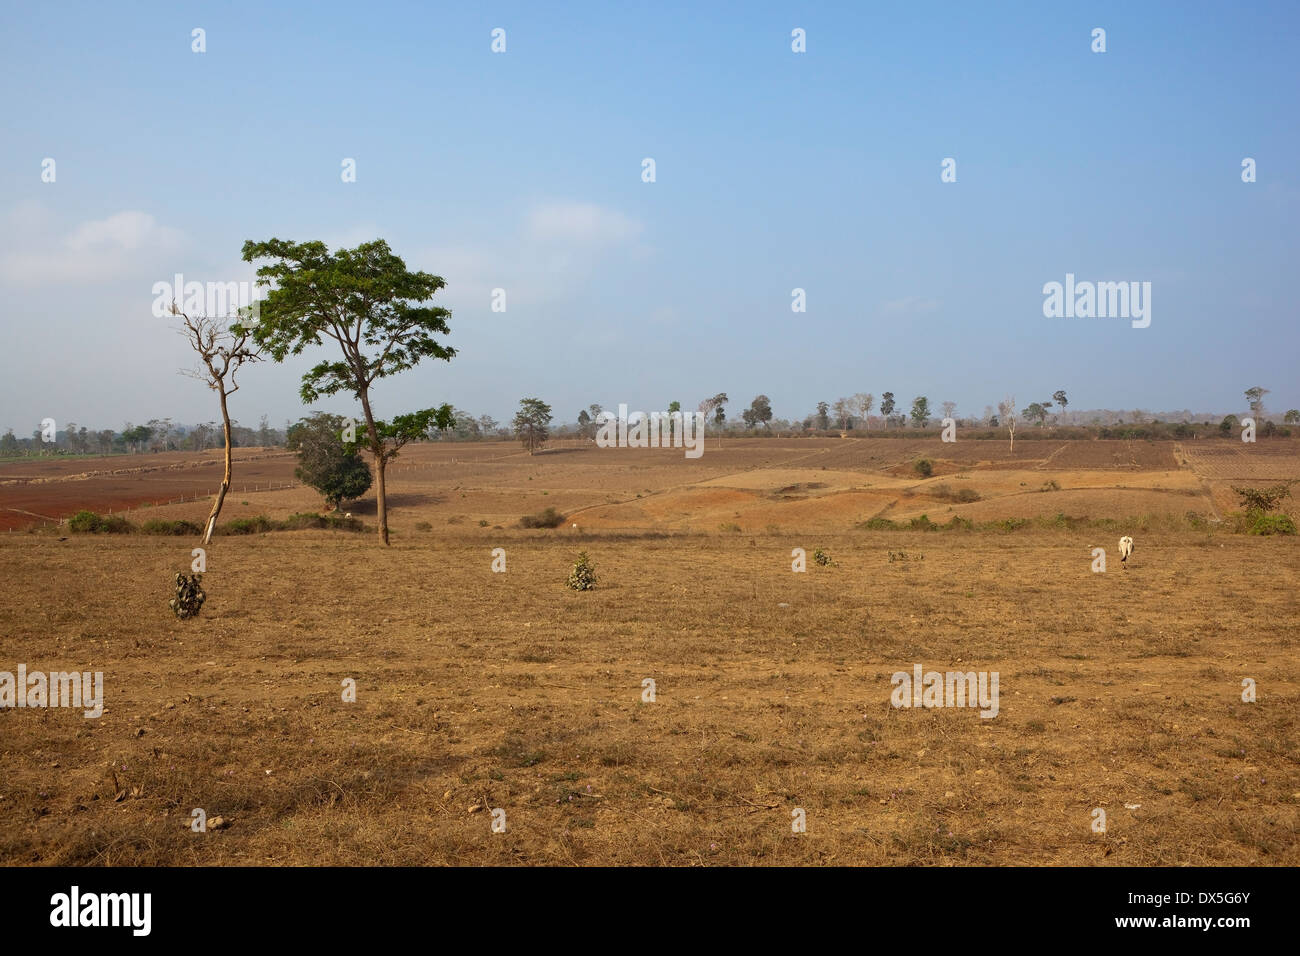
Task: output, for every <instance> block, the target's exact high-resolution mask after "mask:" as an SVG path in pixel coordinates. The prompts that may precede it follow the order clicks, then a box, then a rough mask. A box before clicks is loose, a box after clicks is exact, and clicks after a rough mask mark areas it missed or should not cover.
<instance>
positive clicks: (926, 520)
mask: <svg viewBox="0 0 1300 956" xmlns="http://www.w3.org/2000/svg"><path fill="white" fill-rule="evenodd" d="M907 526H908V527H909V528H911V529H912V530H913V531H934V530H936V529H938V527H939V526H938V525H937V524H935V523H934V522H933V521H931V520H930V516H929V515H921V517H919V518H913V519H912V520H911V521H909V522H908V525H907Z"/></svg>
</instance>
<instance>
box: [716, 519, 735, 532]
mask: <svg viewBox="0 0 1300 956" xmlns="http://www.w3.org/2000/svg"><path fill="white" fill-rule="evenodd" d="M718 530H719V531H739V530H740V525H738V524H736V523H735V522H734V521H724V522H723V523H722V524H720V525H718Z"/></svg>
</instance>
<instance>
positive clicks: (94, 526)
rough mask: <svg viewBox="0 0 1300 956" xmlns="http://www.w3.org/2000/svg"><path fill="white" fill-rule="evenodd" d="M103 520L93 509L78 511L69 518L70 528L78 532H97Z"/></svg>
mask: <svg viewBox="0 0 1300 956" xmlns="http://www.w3.org/2000/svg"><path fill="white" fill-rule="evenodd" d="M102 520H103V519H101V518H100V517H99V515H97V514H95V512H93V511H78V512H77V513H76V514H75V515H73V516H72V517H71V518H69V519H68V530H70V531H74V532H76V533H77V534H96V533H98V531H99V526H100V522H101V521H102Z"/></svg>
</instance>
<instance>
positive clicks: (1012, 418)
mask: <svg viewBox="0 0 1300 956" xmlns="http://www.w3.org/2000/svg"><path fill="white" fill-rule="evenodd" d="M998 420H999V421H1000V422H1002V424H1003V425H1005V426H1006V427H1007V431H1008V432H1009V433H1010V434H1011V452H1012V454H1014V453H1015V450H1016V397H1015V396H1014V395H1008V396H1007V397H1006V398H1004V399H1003V400H1002V401H1000V402H998Z"/></svg>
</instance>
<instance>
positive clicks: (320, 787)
mask: <svg viewBox="0 0 1300 956" xmlns="http://www.w3.org/2000/svg"><path fill="white" fill-rule="evenodd" d="M1225 444H1226V443H1225ZM1258 447H1259V448H1260V449H1264V448H1265V447H1267V448H1268V455H1269V458H1270V460H1269V462H1268V465H1267V469H1268V470H1269V474H1268V476H1267V477H1300V454H1297V449H1300V443H1295V442H1275V443H1265V442H1261V443H1260V444H1259V446H1258ZM1236 452H1237V449H1235V448H1234V449H1232V450H1231V452H1230V453H1224V454H1223V455H1219V456H1216V455H1214V454H1213V452H1210V451H1207V452H1202V451H1201V450H1200V449H1195V450H1193V449H1188V448H1186V447H1183V448H1177V447H1175V446H1172V445H1170V444H1168V443H1147V442H1137V443H1130V442H1089V443H1082V442H1079V443H1066V442H1050V441H1046V440H1043V441H1033V442H1029V441H1024V442H1017V447H1016V454H1015V455H1014V456H1011V455H1009V454H1008V452H1007V449H1006V447H1005V444H1004V443H1000V442H960V441H959V442H958V443H957V444H956V445H949V446H941V445H939V443H938V442H936V441H931V442H925V441H916V442H913V441H911V440H886V439H878V440H867V441H857V440H848V441H841V440H835V439H827V440H790V441H783V440H778V439H770V440H754V441H743V440H739V441H733V440H725V441H724V442H723V443H722V446H721V447H715V446H713V445H706V453H705V455H704V456H703V458H701V459H698V460H688V459H685V458H684V457H683V456H682V454H681V451H680V449H679V450H675V451H671V450H664V451H628V450H620V449H604V450H597V449H594V448H590V449H584V448H576V447H575V448H564V447H558V448H556V449H554V450H553V451H551V452H549V453H546V454H541V455H537V456H534V457H529V456H527V455H525V454H521V453H520V452H519V449H518V446H517V445H509V444H482V445H430V446H420V447H416V448H413V449H410V450H409V453H405V452H404V454H403V456H402V458H401V459H399V461H398V463H397V466H396V468H395V470H394V471H393V472H391V473H390V474H391V481H390V498H391V504H392V516H391V521H392V527H393V542H394V544H393V546H392V547H391V548H388V549H384V548H382V547H380V546H379V544H378V542H377V540H376V536H375V535H374V534H373V533H372V534H364V535H362V534H353V533H347V532H329V531H297V532H276V533H270V534H265V535H257V536H242V537H220V538H218V539H216V540H215V541H214V542H213V544H212V546H211V548H210V549H209V551H208V556H207V560H208V571H207V573H206V574H205V576H204V587H205V589H206V591H207V594H208V601H207V604H206V605H205V607H204V609H203V612H202V614H201V615H200V616H199V617H198V618H196V619H193V620H188V621H178V620H176V619H175V618H174V617H173V616H172V615H171V613H170V611H169V610H168V608H167V598H168V597H169V593H168V584H169V580H170V577H171V575H172V574H173V573H174V572H175V571H178V570H187V569H188V566H189V563H190V548H191V547H192V546H193V544H194V542H192V541H191V540H189V539H181V538H155V537H147V536H141V535H129V536H116V535H115V536H91V535H69V534H68V533H67V532H66V531H52V530H51V531H47V532H44V533H31V534H22V533H7V534H0V576H2V579H3V582H4V586H3V591H2V592H0V648H2V650H3V653H2V654H0V671H2V670H8V671H13V670H15V669H16V667H17V665H18V664H19V663H25V664H26V665H27V668H28V669H29V671H36V670H45V671H49V670H74V669H75V670H92V671H102V672H103V674H104V690H105V705H104V713H103V716H102V717H101V718H99V719H97V720H96V719H86V718H84V717H83V716H82V714H81V711H79V710H77V711H73V710H67V709H0V862H4V863H9V864H101V865H123V864H175V865H212V864H254V863H271V864H294V865H299V864H318V863H319V864H324V863H351V864H511V863H526V864H554V865H568V864H650V865H660V864H668V865H748V864H827V863H830V864H864V865H966V864H1085V865H1091V864H1096V865H1106V866H1111V865H1120V866H1123V865H1134V864H1155V865H1182V864H1228V865H1292V866H1294V865H1297V864H1300V839H1298V837H1300V832H1298V831H1300V766H1298V765H1297V759H1298V758H1300V686H1298V684H1297V673H1298V671H1300V668H1298V666H1297V665H1298V664H1300V633H1298V631H1300V626H1298V624H1297V622H1298V621H1300V597H1298V595H1297V587H1296V584H1297V581H1300V548H1298V547H1297V544H1296V541H1295V539H1283V538H1252V537H1246V536H1241V535H1235V534H1231V533H1229V532H1228V531H1227V530H1226V529H1225V528H1221V527H1220V526H1218V525H1215V524H1213V523H1211V524H1209V525H1207V526H1204V527H1203V528H1202V529H1201V530H1195V529H1193V528H1192V527H1190V526H1189V525H1188V523H1187V522H1186V521H1185V520H1183V516H1184V515H1185V514H1186V513H1187V512H1194V513H1197V514H1200V515H1205V516H1208V517H1217V516H1218V515H1220V514H1221V513H1222V511H1223V505H1216V504H1215V501H1214V497H1213V496H1214V494H1215V488H1216V485H1215V482H1220V481H1225V482H1228V483H1231V481H1233V480H1237V479H1238V478H1243V479H1244V478H1248V477H1250V475H1252V474H1254V472H1252V471H1250V469H1251V468H1254V467H1258V466H1256V465H1252V464H1251V461H1252V460H1251V459H1249V458H1247V459H1245V461H1244V463H1243V462H1233V461H1221V460H1220V459H1221V458H1227V457H1229V455H1231V457H1232V458H1236V457H1238V456H1237V455H1236ZM922 455H924V456H926V457H929V458H932V459H934V461H935V469H934V474H933V476H932V477H930V478H920V477H918V476H917V475H916V474H915V473H914V472H913V471H912V467H911V466H912V462H913V461H914V460H915V459H916V458H918V457H921V456H922ZM1203 462H1212V463H1213V466H1214V467H1217V468H1227V469H1229V471H1230V472H1231V473H1224V474H1219V473H1213V472H1211V470H1210V465H1206V468H1205V470H1202V468H1201V465H1202V463H1203ZM1260 477H1261V478H1263V477H1266V476H1265V475H1264V474H1263V473H1261V474H1260ZM86 481H91V479H86ZM239 481H240V479H239V478H237V479H236V483H237V485H238V483H239ZM1053 482H1054V483H1055V485H1056V486H1057V487H1058V488H1059V490H1055V489H1053V488H1052V483H1053ZM55 484H60V485H62V484H67V483H55ZM83 484H84V483H83ZM942 485H947V486H948V487H947V489H946V490H941V489H940V486H942ZM84 486H85V487H87V488H90V487H92V485H90V484H84ZM24 487H26V488H27V489H28V490H30V487H32V486H24ZM961 488H972V489H973V490H974V492H975V493H976V494H977V495H978V496H979V498H978V500H975V501H971V502H960V501H957V500H955V492H956V491H957V490H959V489H961ZM1045 488H1046V489H1047V490H1044V489H1045ZM8 490H9V487H8V486H5V487H0V495H3V494H5V493H6V492H7V491H8ZM60 493H61V494H65V493H66V492H60ZM244 502H247V504H245V503H244ZM0 504H4V502H3V501H0ZM1225 504H1228V503H1227V502H1225ZM1293 504H1294V502H1293ZM318 506H319V499H318V498H317V497H316V496H315V495H314V493H312V492H311V491H310V490H308V489H304V488H295V489H289V490H282V491H272V492H265V491H262V492H249V493H247V494H236V495H235V496H233V498H232V499H230V500H229V503H228V508H227V511H226V512H225V513H224V514H223V520H228V519H229V518H232V517H238V516H241V515H252V514H258V513H264V514H267V515H269V516H272V517H283V516H284V515H287V514H289V513H291V512H294V511H306V510H314V509H316V508H317V507H318ZM548 506H553V507H555V508H557V509H558V510H559V511H561V512H563V513H564V514H565V515H566V516H568V521H567V522H566V524H565V526H563V527H561V528H557V529H554V530H536V531H526V530H522V529H520V528H519V527H518V520H519V517H520V516H521V515H524V514H529V513H533V512H536V511H540V510H541V509H543V508H545V507H548ZM347 507H348V509H349V510H350V511H351V512H352V513H353V514H356V515H359V516H360V517H362V518H363V519H364V520H366V521H367V522H368V523H370V524H373V521H374V500H373V498H368V499H366V500H363V501H361V502H358V503H356V504H351V505H348V506H347ZM31 510H39V509H31ZM205 511H206V503H205V502H203V501H199V502H197V503H193V502H191V503H187V504H184V505H179V504H178V505H173V506H169V507H165V508H158V509H149V510H148V511H147V512H146V513H145V514H144V516H152V515H154V514H156V515H157V516H159V517H189V518H195V517H202V515H203V514H204V513H205ZM1058 513H1063V514H1064V515H1067V516H1069V517H1077V518H1082V517H1086V518H1091V519H1098V518H1111V519H1114V521H1115V526H1116V527H1120V528H1123V529H1125V530H1127V531H1128V533H1131V534H1133V535H1134V536H1135V537H1136V538H1137V551H1136V553H1135V555H1134V557H1133V559H1132V561H1131V567H1129V568H1127V569H1125V568H1123V567H1122V566H1121V564H1120V562H1119V556H1118V553H1117V548H1116V543H1115V542H1116V539H1117V538H1118V534H1119V533H1122V532H1116V531H1113V530H1110V529H1109V528H1107V529H1106V530H1099V529H1098V528H1097V527H1077V528H1075V529H1074V530H1070V529H1069V528H1068V527H1050V526H1048V525H1049V522H1040V523H1038V524H1035V525H1030V526H1027V527H1022V528H1019V529H1017V530H1013V531H1007V532H1000V531H961V530H954V531H932V532H925V531H910V530H883V531H866V530H857V529H855V525H857V524H858V523H859V522H862V521H864V520H866V519H869V518H872V517H880V516H884V517H889V518H891V519H894V520H906V519H908V518H909V517H914V516H917V515H920V514H927V515H928V516H929V518H930V519H932V520H933V521H935V522H946V521H948V520H949V519H950V518H951V517H952V516H953V515H959V516H968V517H971V518H973V519H974V520H977V521H984V520H997V519H1001V518H1006V517H1034V516H1048V517H1050V516H1052V515H1056V514H1058ZM139 517H140V516H139V515H133V519H134V520H138V518H139ZM574 525H576V526H577V527H576V528H575V527H574ZM724 529H726V530H724ZM796 547H800V548H805V549H806V550H807V553H808V557H809V561H808V570H807V572H806V573H802V574H796V573H792V571H791V549H792V548H796ZM1094 547H1103V548H1106V549H1107V552H1108V570H1107V571H1106V573H1104V574H1098V573H1093V572H1092V570H1091V566H1092V554H1091V550H1092V549H1093V548H1094ZM495 548H502V549H504V550H505V554H506V563H507V566H506V571H505V572H504V573H493V571H492V569H491V565H492V560H493V559H492V551H493V549H495ZM815 548H823V549H825V550H826V551H827V552H829V554H830V555H831V556H832V557H833V559H834V563H833V564H831V565H829V566H819V565H817V564H815V563H814V562H813V561H812V560H811V559H812V554H813V550H814V549H815ZM579 550H586V551H587V552H588V553H589V554H590V556H591V558H592V560H593V561H594V563H595V565H596V570H597V574H598V586H597V588H596V589H595V590H592V591H586V592H575V591H572V590H569V589H568V588H566V587H565V585H564V580H565V577H566V575H567V573H568V571H569V569H570V567H571V566H572V564H573V561H574V559H575V557H576V555H577V552H578V551H579ZM917 664H920V665H922V666H923V667H924V669H926V670H939V671H947V670H962V671H992V672H997V673H998V674H999V677H1000V683H999V710H998V713H997V716H996V717H993V718H991V719H985V718H981V716H980V714H979V712H978V710H976V709H969V708H944V709H924V708H917V709H910V708H902V709H898V708H894V707H893V706H891V703H890V696H891V691H892V689H893V688H892V686H891V674H893V673H894V672H896V671H906V672H909V673H910V672H911V671H912V668H913V666H914V665H917ZM348 678H351V679H353V680H355V682H356V702H355V703H345V702H344V701H343V699H342V688H341V685H342V682H343V681H345V679H348ZM647 678H648V679H651V680H653V681H654V682H655V699H654V701H653V702H646V701H644V700H643V697H642V695H643V690H642V688H643V683H642V682H643V681H644V680H646V679H647ZM1247 678H1250V679H1252V680H1254V681H1255V682H1256V685H1257V693H1258V699H1257V700H1256V701H1255V702H1253V703H1246V702H1243V699H1242V682H1243V680H1244V679H1247ZM194 808H202V809H204V810H205V811H206V813H207V815H208V818H209V819H210V820H211V819H212V818H215V817H218V816H220V817H221V818H223V821H224V825H223V826H222V827H220V828H218V829H210V830H209V831H208V832H206V833H195V832H192V831H191V830H190V829H189V827H188V824H189V821H190V813H191V810H192V809H194ZM498 808H499V809H501V810H504V811H505V819H506V830H505V832H503V833H494V832H492V817H491V814H492V811H493V810H495V809H498ZM796 808H798V809H802V810H803V811H804V812H805V814H806V823H807V830H806V832H803V833H794V832H792V827H791V822H792V816H791V814H792V811H794V810H795V809H796ZM1098 808H1100V809H1102V810H1104V811H1105V813H1106V817H1107V829H1106V832H1105V833H1096V832H1094V831H1093V828H1092V824H1093V820H1094V811H1095V810H1096V809H1098Z"/></svg>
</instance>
